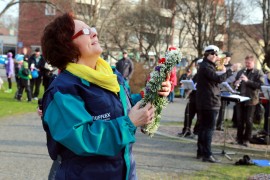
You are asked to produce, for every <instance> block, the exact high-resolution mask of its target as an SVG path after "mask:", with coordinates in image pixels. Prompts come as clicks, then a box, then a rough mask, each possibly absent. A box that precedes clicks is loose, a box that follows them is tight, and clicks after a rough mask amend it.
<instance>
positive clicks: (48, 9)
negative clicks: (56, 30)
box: [45, 4, 56, 16]
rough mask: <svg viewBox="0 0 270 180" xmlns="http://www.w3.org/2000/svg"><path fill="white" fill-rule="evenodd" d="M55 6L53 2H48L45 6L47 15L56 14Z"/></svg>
mask: <svg viewBox="0 0 270 180" xmlns="http://www.w3.org/2000/svg"><path fill="white" fill-rule="evenodd" d="M55 11H56V10H55V6H53V5H52V4H46V6H45V15H46V16H54V15H55Z"/></svg>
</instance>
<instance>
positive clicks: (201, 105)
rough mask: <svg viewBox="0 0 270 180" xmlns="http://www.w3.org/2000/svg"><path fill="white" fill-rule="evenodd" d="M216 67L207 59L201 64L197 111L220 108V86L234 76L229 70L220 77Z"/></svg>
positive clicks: (198, 76) (198, 74)
mask: <svg viewBox="0 0 270 180" xmlns="http://www.w3.org/2000/svg"><path fill="white" fill-rule="evenodd" d="M215 66H216V65H215V64H214V63H213V62H211V61H209V60H207V59H206V58H204V59H203V62H202V63H201V64H200V68H199V70H198V72H197V86H196V88H197V93H196V103H197V109H200V110H201V109H203V110H214V109H219V108H220V105H221V102H220V88H219V86H218V84H219V83H221V82H223V81H225V80H226V78H227V77H229V76H230V75H232V70H231V69H229V70H227V71H226V73H224V74H222V75H218V74H217V73H216V68H215Z"/></svg>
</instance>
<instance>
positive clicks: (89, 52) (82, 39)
mask: <svg viewBox="0 0 270 180" xmlns="http://www.w3.org/2000/svg"><path fill="white" fill-rule="evenodd" d="M74 23H75V33H74V35H76V34H77V33H78V32H80V31H81V30H83V29H85V28H86V29H90V31H91V32H90V34H84V33H81V34H80V35H79V36H76V37H75V38H74V39H73V42H74V44H75V45H76V46H77V47H78V48H79V51H80V53H81V57H80V58H79V60H78V63H82V64H86V65H89V64H92V63H91V62H89V61H92V62H96V60H97V58H98V57H99V56H100V54H101V53H102V48H101V47H100V44H99V42H98V37H97V32H95V31H93V30H91V28H90V27H89V26H88V25H87V24H85V23H84V22H83V21H79V20H74Z"/></svg>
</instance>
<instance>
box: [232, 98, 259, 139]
mask: <svg viewBox="0 0 270 180" xmlns="http://www.w3.org/2000/svg"><path fill="white" fill-rule="evenodd" d="M255 107H256V106H253V105H246V104H245V103H238V104H237V105H236V110H237V141H239V142H240V143H243V142H247V141H249V140H250V138H251V134H252V125H253V116H254V112H255Z"/></svg>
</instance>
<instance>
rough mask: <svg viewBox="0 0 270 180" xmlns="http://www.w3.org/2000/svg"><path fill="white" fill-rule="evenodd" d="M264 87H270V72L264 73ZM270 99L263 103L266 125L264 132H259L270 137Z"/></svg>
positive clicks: (264, 124) (264, 125)
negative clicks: (269, 118)
mask: <svg viewBox="0 0 270 180" xmlns="http://www.w3.org/2000/svg"><path fill="white" fill-rule="evenodd" d="M264 85H265V86H270V71H266V72H265V73H264ZM269 104H270V103H269V99H268V100H267V99H265V100H264V102H263V103H262V105H263V107H264V110H265V111H264V123H263V130H262V131H260V132H259V134H262V135H268V136H269V135H270V129H269V128H268V127H269V123H270V122H269V120H268V117H269V108H270V107H269Z"/></svg>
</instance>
